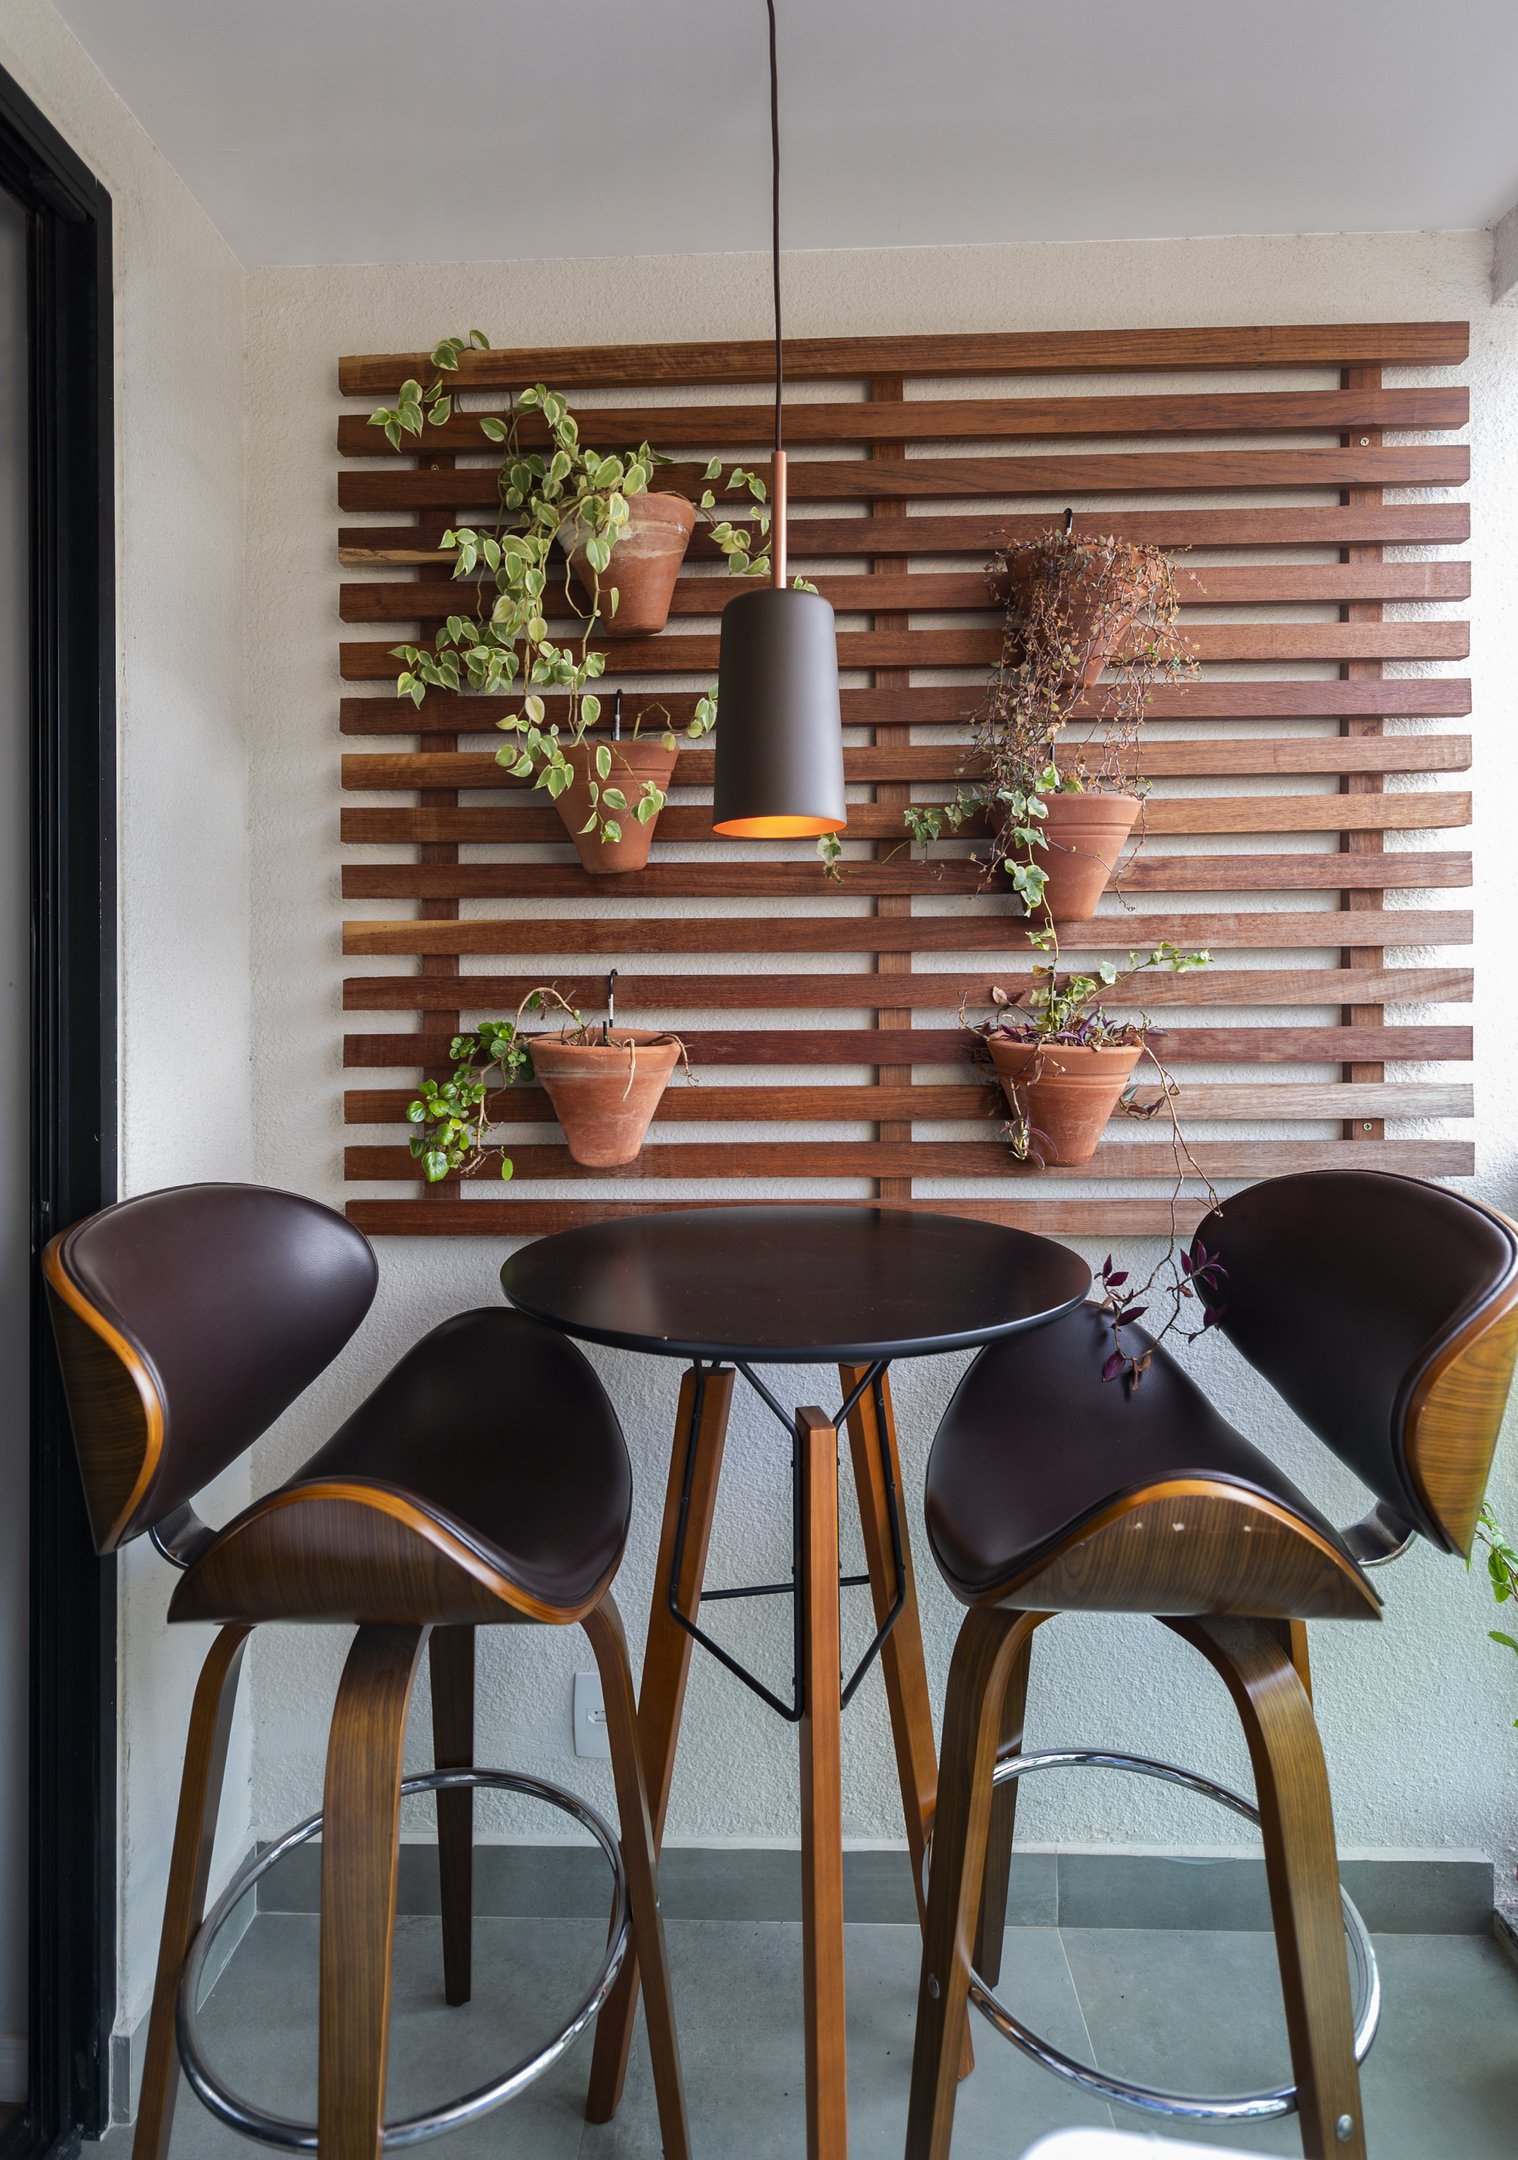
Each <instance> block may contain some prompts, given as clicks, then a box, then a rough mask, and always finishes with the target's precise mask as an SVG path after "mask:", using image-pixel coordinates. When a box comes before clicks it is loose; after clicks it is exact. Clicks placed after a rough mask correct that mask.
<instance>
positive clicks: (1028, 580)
mask: <svg viewBox="0 0 1518 2160" xmlns="http://www.w3.org/2000/svg"><path fill="white" fill-rule="evenodd" d="M1047 574H1048V573H1047V571H1046V569H1045V568H1044V566H1043V565H1042V564H1041V563H1039V564H1035V562H1034V561H1033V559H1032V558H1031V557H1030V556H1027V555H1021V554H1016V553H1014V554H1013V556H1012V558H1011V561H1010V564H1009V566H1008V568H1007V569H1006V570H1004V571H998V572H996V573H995V574H994V575H993V577H992V579H991V593H992V597H993V598H994V599H995V600H997V601H998V602H999V603H1000V604H1001V605H1002V606H1006V604H1007V603H1008V602H1009V601H1010V602H1011V603H1012V604H1013V605H1014V606H1015V607H1016V608H1017V610H1018V612H1019V613H1020V614H1023V615H1026V614H1027V613H1028V611H1029V609H1030V608H1031V607H1032V604H1033V590H1034V581H1035V579H1036V578H1037V577H1039V576H1046V575H1047ZM1100 602H1101V585H1100V580H1099V579H1097V578H1095V577H1090V578H1075V579H1071V580H1070V582H1069V584H1068V587H1067V589H1066V592H1065V596H1064V610H1063V611H1064V614H1065V617H1066V619H1067V620H1068V622H1069V625H1070V636H1069V641H1070V644H1071V645H1072V646H1073V647H1074V648H1075V650H1076V651H1077V652H1079V651H1081V650H1082V649H1083V648H1084V646H1085V644H1086V642H1087V640H1088V639H1089V638H1090V636H1091V627H1092V624H1093V622H1094V620H1095V618H1096V616H1097V614H1098V613H1099V611H1100ZM1132 622H1133V615H1132V611H1131V610H1130V611H1128V612H1127V613H1120V614H1113V615H1110V616H1109V618H1108V621H1107V626H1106V631H1105V634H1104V636H1103V638H1102V642H1101V644H1100V646H1099V647H1097V648H1096V649H1095V650H1094V651H1093V652H1092V654H1091V656H1090V658H1089V659H1088V660H1087V662H1086V665H1085V667H1084V669H1083V670H1081V671H1080V672H1079V674H1077V673H1076V672H1075V671H1072V672H1071V674H1070V676H1068V677H1067V678H1065V679H1066V680H1067V681H1068V682H1069V683H1070V684H1071V686H1072V687H1073V686H1074V685H1075V683H1077V682H1079V684H1080V686H1081V687H1082V688H1084V689H1087V690H1089V689H1090V687H1091V685H1092V684H1093V683H1094V682H1095V681H1096V679H1097V677H1098V676H1099V675H1100V674H1101V672H1102V669H1103V668H1104V667H1105V666H1106V665H1107V663H1108V661H1109V660H1110V659H1111V658H1112V655H1113V654H1114V653H1115V652H1116V651H1117V648H1118V647H1119V645H1121V643H1122V641H1123V639H1124V638H1125V637H1126V636H1127V634H1128V631H1129V629H1130V627H1131V625H1132ZM1013 652H1014V655H1015V656H1016V657H1018V658H1021V652H1020V650H1019V647H1018V641H1017V640H1015V639H1014V640H1013Z"/></svg>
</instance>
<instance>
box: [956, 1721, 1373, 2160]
mask: <svg viewBox="0 0 1518 2160" xmlns="http://www.w3.org/2000/svg"><path fill="white" fill-rule="evenodd" d="M1068 1769H1097V1770H1126V1771H1130V1772H1133V1773H1134V1774H1135V1775H1137V1776H1139V1777H1149V1778H1158V1779H1159V1780H1160V1781H1161V1782H1162V1783H1163V1784H1166V1785H1179V1786H1182V1787H1184V1789H1185V1790H1186V1791H1187V1792H1194V1793H1199V1794H1200V1795H1201V1796H1202V1798H1203V1799H1204V1800H1215V1801H1217V1803H1218V1805H1219V1806H1220V1807H1225V1808H1229V1809H1231V1810H1232V1812H1233V1813H1234V1814H1235V1815H1242V1816H1243V1817H1244V1820H1245V1821H1246V1822H1252V1823H1255V1824H1258V1822H1259V1820H1260V1811H1259V1809H1258V1808H1257V1807H1256V1806H1255V1805H1254V1803H1253V1801H1251V1800H1246V1799H1245V1798H1244V1795H1243V1794H1242V1793H1236V1792H1232V1791H1230V1790H1229V1788H1228V1787H1227V1786H1226V1785H1217V1784H1214V1783H1213V1781H1212V1779H1211V1778H1204V1777H1200V1776H1198V1774H1197V1773H1196V1771H1194V1770H1185V1769H1182V1768H1181V1766H1180V1765H1179V1764H1177V1763H1167V1762H1157V1761H1155V1760H1154V1759H1153V1758H1152V1757H1150V1756H1147V1755H1120V1754H1117V1753H1115V1752H1113V1751H1112V1750H1111V1749H1108V1748H1050V1749H1045V1750H1043V1751H1041V1752H1039V1753H1037V1754H1029V1755H1006V1756H1003V1757H1002V1758H1001V1759H1000V1760H999V1761H998V1763H997V1765H996V1771H995V1775H994V1776H993V1778H992V1781H991V1782H992V1784H993V1786H994V1785H1007V1784H1010V1783H1011V1782H1012V1781H1013V1780H1014V1779H1016V1778H1020V1777H1026V1776H1028V1775H1029V1774H1030V1773H1032V1772H1033V1771H1036V1770H1068ZM931 1857H932V1848H931V1845H930V1846H929V1849H928V1851H927V1852H926V1853H925V1854H924V1855H923V1866H922V1878H923V1888H924V1892H926V1889H927V1882H928V1867H929V1862H930V1860H931ZM1339 1897H1340V1900H1341V1902H1342V1904H1343V1907H1344V1933H1345V1936H1346V1938H1347V1940H1348V1944H1349V1957H1350V1968H1351V1986H1352V1989H1353V1994H1354V2018H1355V2061H1356V2063H1362V2062H1364V2060H1365V2058H1366V2056H1367V2055H1368V2054H1369V2053H1370V2048H1371V2042H1372V2041H1373V2040H1374V2039H1375V2037H1376V2027H1377V2026H1378V2025H1379V2024H1380V2022H1381V1978H1380V1974H1379V1972H1378V1971H1377V1968H1376V1953H1375V1951H1374V1949H1373V1948H1372V1947H1371V1940H1370V1936H1369V1934H1368V1933H1367V1932H1366V1927H1365V1922H1364V1921H1363V1920H1362V1919H1361V1918H1360V1915H1359V1913H1358V1912H1357V1911H1356V1910H1355V1907H1354V1905H1353V1903H1352V1902H1351V1900H1350V1897H1349V1894H1348V1892H1347V1891H1346V1890H1344V1888H1343V1887H1342V1885H1341V1887H1340V1890H1339ZM970 2000H971V2002H972V2003H973V2004H974V2005H975V2007H976V2009H977V2010H978V2011H979V2012H980V2014H981V2016H982V2017H984V2018H985V2019H986V2020H987V2022H988V2023H989V2024H991V2025H992V2026H994V2027H995V2029H996V2031H997V2032H999V2033H1000V2034H1001V2036H1002V2038H1003V2039H1004V2040H1010V2041H1011V2043H1012V2045H1013V2046H1014V2047H1015V2048H1018V2049H1020V2050H1021V2052H1022V2053H1023V2054H1024V2055H1026V2056H1028V2057H1029V2059H1030V2060H1031V2061H1033V2062H1036V2063H1041V2064H1042V2065H1043V2067H1044V2069H1046V2070H1052V2071H1053V2072H1054V2074H1055V2076H1056V2077H1062V2078H1065V2079H1066V2080H1067V2081H1068V2082H1069V2083H1070V2084H1072V2085H1078V2086H1080V2087H1081V2089H1082V2090H1083V2091H1085V2092H1089V2093H1094V2094H1095V2095H1096V2096H1097V2097H1098V2098H1099V2099H1102V2100H1111V2101H1115V2102H1116V2103H1117V2104H1118V2105H1119V2106H1122V2107H1130V2108H1137V2109H1139V2110H1140V2111H1141V2112H1143V2113H1144V2114H1148V2115H1163V2116H1168V2117H1170V2118H1171V2119H1172V2120H1175V2119H1179V2120H1181V2121H1184V2122H1223V2123H1240V2122H1269V2121H1272V2120H1274V2119H1275V2118H1276V2117H1278V2116H1282V2115H1293V2114H1295V2113H1296V2107H1297V2089H1296V2087H1295V2086H1294V2085H1274V2086H1271V2087H1270V2088H1269V2089H1268V2090H1266V2091H1264V2092H1252V2093H1236V2094H1217V2095H1204V2094H1200V2093H1175V2092H1165V2091H1163V2090H1161V2089H1160V2088H1158V2087H1156V2086H1152V2085H1139V2084H1137V2083H1135V2082H1134V2081H1133V2080H1132V2079H1131V2078H1120V2077H1112V2076H1109V2075H1108V2073H1107V2072H1105V2071H1103V2070H1098V2069H1096V2068H1094V2067H1093V2065H1091V2064H1090V2063H1083V2062H1077V2061H1076V2059H1075V2058H1074V2056H1071V2055H1066V2054H1065V2053H1063V2051H1062V2050H1061V2049H1059V2048H1057V2047H1055V2046H1054V2045H1053V2043H1052V2042H1051V2041H1048V2040H1045V2039H1043V2038H1042V2037H1041V2035H1039V2034H1038V2033H1035V2032H1033V2031H1032V2030H1031V2029H1030V2028H1029V2027H1028V2026H1026V2025H1024V2024H1023V2023H1022V2021H1021V2019H1019V2018H1017V2017H1014V2016H1013V2014H1012V2012H1011V2011H1010V2010H1009V2009H1008V2008H1007V2006H1006V2004H1005V2003H1004V2002H1002V2001H1001V2000H1000V1999H999V1997H998V1996H997V1995H996V1994H995V1993H993V1991H992V1990H991V1989H990V1988H989V1987H987V1985H986V1983H985V1981H984V1980H982V1979H981V1977H980V1975H979V1973H977V1972H975V1971H973V1970H972V1971H971V1974H970Z"/></svg>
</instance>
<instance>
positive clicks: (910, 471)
mask: <svg viewBox="0 0 1518 2160" xmlns="http://www.w3.org/2000/svg"><path fill="white" fill-rule="evenodd" d="M758 469H759V470H760V471H763V470H765V468H764V467H763V466H762V465H761V466H760V467H759V468H758ZM1469 478H1470V452H1469V451H1468V450H1467V449H1466V447H1465V445H1464V444H1463V443H1444V444H1434V445H1423V444H1409V445H1406V446H1403V447H1400V448H1397V447H1393V448H1381V449H1377V448H1371V449H1369V450H1361V449H1357V448H1350V449H1332V450H1082V451H1075V452H1072V453H1070V454H1069V455H1066V456H1056V455H1049V456H1043V455H1040V454H1038V453H1035V452H1032V451H1027V452H1024V453H1023V454H1022V455H1021V456H1019V457H960V458H949V457H919V458H902V459H900V460H898V461H896V462H894V463H891V464H885V463H884V462H882V463H880V464H878V465H877V464H875V463H873V462H871V461H870V460H868V459H865V458H857V459H849V460H841V459H835V458H796V459H793V460H792V462H791V467H790V493H791V500H792V501H793V502H798V503H807V502H880V501H882V500H900V501H911V502H943V501H947V500H949V499H950V498H952V497H954V496H956V495H998V496H1004V497H1014V498H1015V497H1018V496H1029V495H1058V496H1060V497H1061V498H1064V497H1067V496H1075V497H1077V498H1079V499H1081V500H1082V501H1084V500H1085V499H1086V498H1088V497H1090V496H1092V495H1134V494H1144V493H1147V492H1149V491H1151V490H1154V491H1158V492H1163V493H1165V494H1167V495H1168V494H1172V493H1190V492H1193V491H1208V492H1218V491H1222V490H1227V491H1230V492H1231V491H1233V490H1235V489H1252V488H1315V487H1318V488H1341V487H1394V488H1418V487H1462V486H1464V484H1465V482H1466V481H1467V480H1468V479H1469ZM658 482H659V485H660V487H662V488H667V489H668V490H670V491H671V492H672V493H675V494H684V495H699V494H700V492H701V489H702V487H703V486H704V485H705V474H704V468H703V467H701V466H700V465H667V466H663V467H661V468H660V471H659V474H658ZM337 500H338V507H339V509H342V510H413V511H415V510H441V511H446V512H448V513H449V514H450V515H457V514H458V513H459V512H461V511H477V510H491V511H493V510H494V509H495V508H496V505H497V501H498V496H497V490H496V478H495V472H494V470H493V469H492V468H490V467H487V466H477V465H460V466H455V467H453V468H452V469H450V470H445V471H440V472H439V471H429V470H427V469H426V468H423V469H422V470H420V471H416V470H403V469H401V468H399V467H396V468H395V469H393V470H392V469H388V468H387V469H386V470H384V471H381V472H372V471H367V470H365V471H354V470H352V469H351V468H350V469H349V470H348V471H345V472H344V473H343V474H342V475H341V476H340V478H339V480H338V491H337ZM797 552H798V554H799V553H800V552H802V550H801V549H800V548H799V547H798V550H797Z"/></svg>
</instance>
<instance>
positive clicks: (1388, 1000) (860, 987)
mask: <svg viewBox="0 0 1518 2160" xmlns="http://www.w3.org/2000/svg"><path fill="white" fill-rule="evenodd" d="M1032 964H1033V956H1030V957H1028V958H1024V957H1023V956H1022V955H1021V954H1011V955H1008V957H1007V960H1006V963H1005V964H1000V963H998V964H997V965H996V966H994V967H991V966H987V967H984V968H980V969H977V970H976V971H975V972H973V973H968V974H967V973H964V972H962V971H960V970H959V969H948V968H945V969H941V970H940V969H922V970H919V971H918V972H917V973H916V974H915V975H910V976H908V977H906V978H905V979H904V980H903V981H900V982H895V981H893V982H892V983H891V984H890V985H889V986H888V987H886V988H884V989H883V988H882V986H881V984H880V983H879V982H878V981H877V980H876V979H875V978H874V977H873V976H870V975H863V974H857V975H855V974H850V975H839V974H836V973H833V974H826V975H798V974H790V973H788V972H784V971H783V970H781V969H779V968H777V969H776V970H775V972H774V973H773V974H767V975H757V976H756V975H709V974H706V973H701V974H690V975H635V974H632V973H630V972H629V971H627V970H623V971H621V972H620V973H619V975H618V978H617V997H618V1000H619V1001H620V1003H621V1005H622V1009H623V1010H624V1011H625V1012H628V1013H644V1014H646V1013H648V1012H650V1011H652V1010H654V1009H655V1008H657V1009H659V1010H661V1011H663V1010H666V1009H674V1008H678V1009H680V1010H682V1011H688V1012H765V1011H770V1010H786V1011H791V1012H840V1011H847V1010H859V1011H868V1010H869V1009H870V1008H871V1007H872V1006H873V1004H874V1001H875V999H876V998H885V999H887V1000H888V1001H889V1003H890V1005H891V1006H892V1008H893V1009H898V1010H899V1009H906V1010H910V1011H914V1012H937V1011H941V1012H953V1011H955V1010H957V1008H958V1007H959V1005H960V1004H961V1003H962V1002H963V1001H965V1000H968V1001H969V1002H970V1003H971V1004H972V1005H973V1004H976V1003H978V1002H980V1003H983V1002H984V1001H985V999H986V998H987V996H988V994H989V992H990V988H991V985H992V984H993V983H997V984H999V985H1001V986H1002V987H1003V988H1005V989H1008V990H1012V989H1013V988H1018V989H1021V988H1025V987H1027V986H1028V985H1029V984H1030V983H1031V981H1032V975H1031V972H1030V970H1031V967H1032ZM553 981H554V987H555V989H556V990H558V991H559V993H560V994H561V996H563V997H565V998H567V999H568V1000H569V1002H570V1004H571V1005H579V1006H590V1005H593V1004H595V1002H596V1000H597V999H598V998H599V997H600V996H601V993H602V991H603V989H604V987H605V977H604V976H602V975H595V974H588V973H587V974H583V975H573V974H566V973H564V972H563V971H562V970H559V969H555V970H554V976H553ZM1475 981H1476V978H1475V975H1474V973H1473V971H1472V970H1471V969H1470V968H1458V967H1427V968H1420V967H1390V968H1388V967H1381V968H1363V969H1356V970H1351V969H1348V968H1229V967H1208V968H1199V969H1195V970H1193V971H1191V972H1188V973H1184V974H1180V975H1156V976H1155V977H1153V979H1152V980H1146V982H1145V983H1144V988H1143V1004H1144V1009H1145V1010H1146V1011H1154V1012H1158V1011H1161V1010H1163V1009H1165V1008H1166V1007H1169V1006H1175V1005H1337V1004H1339V1003H1340V1002H1341V1001H1342V999H1343V997H1344V995H1345V993H1346V992H1347V991H1349V990H1353V991H1354V993H1355V996H1356V998H1357V999H1358V1001H1359V1002H1360V1003H1362V1004H1367V1003H1368V1004H1380V1005H1398V1004H1409V1003H1412V1002H1415V1001H1416V1000H1419V999H1424V998H1432V999H1437V1000H1438V1001H1439V1003H1441V1004H1451V1005H1468V1004H1469V1003H1470V1001H1471V998H1472V996H1473V994H1474V990H1475ZM537 984H538V977H537V976H536V975H470V976H467V977H466V978H465V979H464V982H463V984H462V986H460V985H458V984H456V983H454V984H449V983H438V982H434V981H431V980H429V979H428V978H427V977H426V976H417V975H350V976H349V977H348V978H347V980H346V981H345V982H344V984H343V1010H344V1011H345V1012H415V1013H430V1012H451V1011H453V1010H454V1009H455V1007H456V1006H458V1005H459V1003H460V1000H461V996H462V995H463V993H467V999H468V1002H467V1003H466V1004H465V1005H464V1007H463V1009H464V1010H465V1011H466V1012H470V1013H495V1012H497V1011H499V1012H503V1013H505V1012H515V1011H516V1009H517V1007H518V1005H519V1004H520V1003H521V1002H522V1000H523V998H525V997H527V996H529V995H530V994H531V992H532V991H533V990H534V989H535V988H536V987H537ZM1109 1002H1111V1003H1113V1004H1114V1005H1115V1004H1116V1003H1117V1000H1116V999H1112V1000H1110V1001H1109ZM679 1099H680V1098H679V1096H678V1095H676V1096H674V1097H672V1098H671V1100H673V1101H675V1102H678V1101H679ZM403 1108H404V1106H403Z"/></svg>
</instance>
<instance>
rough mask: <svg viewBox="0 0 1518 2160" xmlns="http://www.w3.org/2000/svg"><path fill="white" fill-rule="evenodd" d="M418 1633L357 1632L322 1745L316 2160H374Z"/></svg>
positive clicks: (422, 1633) (381, 2109) (380, 2121)
mask: <svg viewBox="0 0 1518 2160" xmlns="http://www.w3.org/2000/svg"><path fill="white" fill-rule="evenodd" d="M426 1636H427V1630H426V1629H425V1628H421V1627H376V1626H365V1627H361V1628H360V1629H359V1631H358V1633H357V1635H355V1637H354V1638H353V1647H352V1649H351V1650H350V1651H349V1652H348V1662H347V1664H346V1665H345V1666H344V1667H343V1677H342V1680H341V1681H340V1683H339V1685H338V1690H337V1704H336V1707H335V1708H334V1710H333V1713H332V1731H331V1735H330V1737H329V1739H328V1742H327V1785H326V1797H325V1800H324V1802H323V1806H324V1808H325V1813H326V1820H325V1821H324V1823H323V1825H322V1879H321V1907H322V1909H321V2010H320V2036H319V2043H318V2051H317V2098H316V2120H317V2141H318V2148H319V2150H320V2153H321V2160H379V2151H380V2135H381V2131H382V2129H383V2127H384V2116H385V2070H386V2062H387V2058H388V2053H389V2045H390V1979H391V1975H390V1954H391V1950H392V1947H393V1945H394V1940H395V1883H396V1859H397V1846H398V1840H399V1834H400V1800H401V1749H402V1745H403V1743H404V1741H405V1736H406V1710H407V1706H408V1705H409V1703H410V1700H411V1683H412V1680H413V1678H414V1676H415V1673H416V1667H417V1661H418V1659H419V1658H420V1656H421V1652H422V1644H423V1643H424V1641H425V1640H426Z"/></svg>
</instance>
